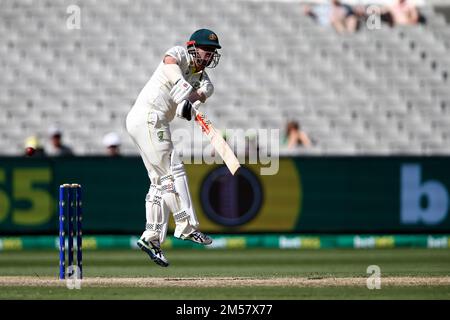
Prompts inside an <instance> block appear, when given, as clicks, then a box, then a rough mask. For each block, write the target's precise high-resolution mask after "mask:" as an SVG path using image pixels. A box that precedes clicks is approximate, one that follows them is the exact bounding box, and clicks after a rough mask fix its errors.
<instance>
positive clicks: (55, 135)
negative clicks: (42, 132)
mask: <svg viewBox="0 0 450 320" xmlns="http://www.w3.org/2000/svg"><path fill="white" fill-rule="evenodd" d="M48 134H49V137H50V144H49V146H48V147H47V148H46V150H47V154H48V155H49V156H50V157H70V156H73V152H72V149H71V148H69V147H68V146H66V145H65V144H63V142H62V130H61V129H60V128H58V127H56V126H52V127H50V128H49V130H48Z"/></svg>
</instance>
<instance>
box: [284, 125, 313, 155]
mask: <svg viewBox="0 0 450 320" xmlns="http://www.w3.org/2000/svg"><path fill="white" fill-rule="evenodd" d="M285 143H287V147H288V149H295V148H297V147H299V146H303V147H309V146H311V140H310V139H309V137H308V135H307V134H306V133H305V132H304V131H302V130H301V128H300V125H299V124H298V122H297V121H289V122H288V124H287V127H286V134H285Z"/></svg>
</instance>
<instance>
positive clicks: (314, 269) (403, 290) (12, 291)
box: [0, 249, 450, 299]
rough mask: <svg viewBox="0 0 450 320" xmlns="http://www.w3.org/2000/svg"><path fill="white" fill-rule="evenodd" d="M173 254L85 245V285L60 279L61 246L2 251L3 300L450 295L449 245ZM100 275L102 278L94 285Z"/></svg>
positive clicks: (186, 252) (447, 297)
mask: <svg viewBox="0 0 450 320" xmlns="http://www.w3.org/2000/svg"><path fill="white" fill-rule="evenodd" d="M166 256H167V257H168V259H169V260H170V263H171V266H170V267H168V268H161V267H159V266H157V265H156V264H154V263H153V262H151V261H150V260H149V259H148V257H147V256H146V255H145V254H144V253H143V252H141V251H139V250H132V249H130V250H120V251H119V250H96V251H86V252H85V253H84V260H83V264H84V276H85V278H86V284H85V283H83V284H82V288H81V290H69V289H67V288H66V287H65V286H64V285H65V283H64V281H63V282H61V281H57V280H56V279H57V276H58V251H57V250H54V251H39V250H38V251H4V252H0V287H1V288H0V289H1V290H0V299H450V286H449V284H450V278H449V277H450V251H449V250H448V249H364V250H363V249H361V250H351V249H342V250H336V249H335V250H327V249H321V250H280V249H276V250H274V249H243V250H214V251H209V250H202V251H200V250H175V249H171V250H166ZM369 265H378V266H379V267H380V268H381V281H382V282H381V289H380V290H369V289H367V287H366V285H365V283H366V278H367V276H368V275H367V273H366V269H367V267H368V266H369ZM11 276H14V278H11ZM95 277H101V278H102V279H100V282H102V283H103V284H98V283H97V284H95V283H94V284H93V285H89V281H90V280H89V279H93V278H95ZM129 278H142V279H131V280H130V281H131V282H130V283H127V282H126V281H124V279H128V280H129ZM336 278H337V280H339V279H341V280H344V279H346V280H345V281H347V282H345V283H344V282H342V283H339V281H338V282H333V281H335V280H333V279H336ZM5 279H9V280H11V279H16V280H17V279H18V280H20V279H21V280H22V283H21V284H20V285H19V284H17V283H10V282H8V281H6V280H5ZM152 279H157V280H158V281H159V282H158V283H156V282H154V281H153V280H152ZM283 279H284V280H288V282H289V281H290V280H289V279H294V280H296V279H299V281H300V280H301V281H300V282H299V283H297V282H295V281H293V282H292V283H289V284H288V285H286V281H284V282H283ZM383 279H385V282H384V283H383V281H384V280H383ZM396 279H399V281H398V282H397V281H396ZM400 279H402V281H400ZM416 279H420V281H415V280H416ZM432 279H433V281H431V280H432ZM16 280H14V281H16ZM45 280H48V283H47V284H46V285H41V284H40V281H45ZM97 280H98V279H97ZM257 280H260V282H259V283H256V282H255V281H257ZM388 280H389V281H388ZM441 280H442V281H441ZM108 281H111V283H108ZM155 281H156V280H155ZM264 281H269V282H268V283H270V285H266V284H265V282H264ZM49 283H50V284H49Z"/></svg>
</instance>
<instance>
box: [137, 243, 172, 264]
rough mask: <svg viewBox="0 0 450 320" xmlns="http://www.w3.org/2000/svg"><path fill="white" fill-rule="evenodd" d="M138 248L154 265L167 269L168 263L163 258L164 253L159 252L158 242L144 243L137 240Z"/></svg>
mask: <svg viewBox="0 0 450 320" xmlns="http://www.w3.org/2000/svg"><path fill="white" fill-rule="evenodd" d="M137 245H138V247H139V248H141V250H142V251H144V252H145V253H146V254H148V256H149V257H150V259H152V260H153V261H154V262H155V263H156V264H158V265H160V266H161V267H168V266H169V261H168V260H167V259H166V257H164V253H163V252H162V250H161V247H160V244H159V240H153V241H149V242H147V241H145V240H144V239H139V240H138V242H137Z"/></svg>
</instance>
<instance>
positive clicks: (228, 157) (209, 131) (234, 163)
mask: <svg viewBox="0 0 450 320" xmlns="http://www.w3.org/2000/svg"><path fill="white" fill-rule="evenodd" d="M200 104H201V102H200V101H196V102H194V103H193V108H194V112H195V122H196V123H197V124H198V125H199V126H200V128H201V129H202V131H203V133H204V134H205V135H206V136H207V137H208V139H209V141H210V143H211V145H212V146H213V148H214V150H216V151H217V153H219V155H220V156H221V157H222V159H223V162H225V164H226V165H227V167H228V169H229V170H230V172H231V174H232V175H234V174H235V173H236V171H237V170H238V169H239V167H240V166H241V165H240V163H239V160H238V159H237V158H236V155H235V154H234V152H233V150H231V148H230V146H229V145H228V143H227V142H226V141H225V140H224V139H223V138H222V135H221V134H220V132H218V131H217V130H216V129H215V128H214V127H213V125H212V124H211V121H210V120H209V119H208V118H207V117H206V116H205V114H204V113H202V112H200V111H199V110H198V107H199V105H200Z"/></svg>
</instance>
